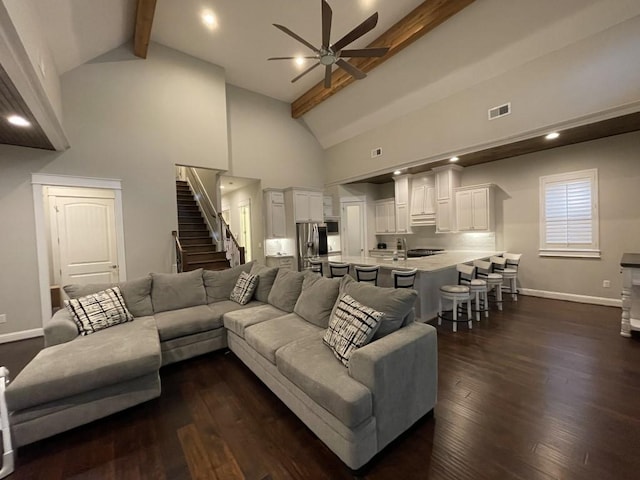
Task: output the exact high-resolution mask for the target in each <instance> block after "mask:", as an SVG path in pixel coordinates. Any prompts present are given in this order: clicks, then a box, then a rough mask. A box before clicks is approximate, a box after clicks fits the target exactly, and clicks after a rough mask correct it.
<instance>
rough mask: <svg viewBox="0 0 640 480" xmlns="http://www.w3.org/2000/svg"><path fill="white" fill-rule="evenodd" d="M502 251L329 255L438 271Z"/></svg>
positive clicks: (363, 262) (336, 259) (338, 259)
mask: <svg viewBox="0 0 640 480" xmlns="http://www.w3.org/2000/svg"><path fill="white" fill-rule="evenodd" d="M499 253H502V252H497V251H484V250H480V251H478V250H447V251H446V252H443V253H439V254H438V255H431V256H429V257H419V258H408V259H406V260H395V261H394V260H392V259H388V258H377V257H366V256H362V257H348V256H342V255H333V256H330V257H329V260H331V261H332V262H344V263H350V264H356V265H378V266H380V267H382V268H397V269H412V268H417V269H418V270H419V271H421V272H438V271H440V270H446V269H448V268H451V267H455V266H456V265H457V264H459V263H466V262H472V261H474V260H480V259H484V258H489V257H491V256H493V255H498V254H499Z"/></svg>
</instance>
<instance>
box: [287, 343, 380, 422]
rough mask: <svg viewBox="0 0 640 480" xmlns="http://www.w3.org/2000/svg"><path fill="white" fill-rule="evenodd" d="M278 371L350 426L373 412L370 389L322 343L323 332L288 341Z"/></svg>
mask: <svg viewBox="0 0 640 480" xmlns="http://www.w3.org/2000/svg"><path fill="white" fill-rule="evenodd" d="M276 366H277V367H278V371H279V372H280V373H281V374H282V375H284V376H285V377H286V378H287V379H289V380H290V381H291V382H293V383H294V384H296V386H297V387H298V388H300V390H302V391H303V392H304V393H306V394H307V395H308V396H309V397H311V398H312V399H313V400H314V401H315V402H317V403H318V405H320V406H321V407H322V408H324V409H325V410H327V411H329V412H331V413H332V414H333V415H334V416H335V417H337V418H338V419H339V420H340V421H341V422H342V423H344V424H345V425H346V426H347V427H350V428H352V427H355V426H357V425H359V424H360V423H362V422H363V421H364V420H366V419H367V418H369V417H371V415H372V414H373V413H372V412H373V407H372V405H373V400H372V396H371V392H370V390H369V389H368V388H367V387H366V386H364V385H363V384H362V383H360V382H358V381H356V380H354V379H353V378H352V377H351V376H350V375H349V370H348V369H347V368H345V367H344V366H343V365H342V364H341V363H340V361H339V360H338V359H337V358H336V357H334V356H333V353H331V350H329V349H328V348H327V347H326V346H325V345H324V344H323V343H322V332H319V333H316V334H315V335H311V336H308V337H305V338H302V339H299V340H295V341H293V342H290V343H288V344H287V345H285V346H283V347H282V348H280V349H278V351H277V352H276Z"/></svg>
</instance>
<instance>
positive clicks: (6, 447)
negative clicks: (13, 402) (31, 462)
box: [0, 367, 14, 478]
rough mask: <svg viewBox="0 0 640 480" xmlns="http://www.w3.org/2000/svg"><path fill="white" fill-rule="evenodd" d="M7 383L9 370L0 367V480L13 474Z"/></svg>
mask: <svg viewBox="0 0 640 480" xmlns="http://www.w3.org/2000/svg"><path fill="white" fill-rule="evenodd" d="M7 383H9V370H7V369H6V368H5V367H0V427H2V451H3V452H4V453H3V454H2V468H0V478H4V477H6V476H7V475H10V474H11V473H13V468H14V464H13V448H12V447H11V430H10V429H9V412H7V403H6V402H5V397H4V390H5V386H6V384H7Z"/></svg>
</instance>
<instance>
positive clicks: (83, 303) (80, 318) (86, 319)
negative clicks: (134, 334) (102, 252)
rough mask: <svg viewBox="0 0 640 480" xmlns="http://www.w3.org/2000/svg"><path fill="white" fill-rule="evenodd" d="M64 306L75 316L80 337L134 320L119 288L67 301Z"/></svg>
mask: <svg viewBox="0 0 640 480" xmlns="http://www.w3.org/2000/svg"><path fill="white" fill-rule="evenodd" d="M64 305H65V306H66V307H67V309H68V310H69V311H70V312H71V314H72V315H73V319H74V321H75V322H76V325H77V326H78V331H79V332H80V335H89V334H91V333H94V332H97V331H99V330H102V329H105V328H109V327H112V326H114V325H118V324H120V323H125V322H130V321H132V320H133V315H131V313H129V310H127V307H126V306H125V304H124V299H123V298H122V294H121V293H120V288H118V287H113V288H107V289H106V290H103V291H101V292H98V293H94V294H92V295H87V296H85V297H80V298H74V299H71V300H65V301H64Z"/></svg>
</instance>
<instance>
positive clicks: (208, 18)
mask: <svg viewBox="0 0 640 480" xmlns="http://www.w3.org/2000/svg"><path fill="white" fill-rule="evenodd" d="M200 18H201V19H202V23H204V24H205V25H206V26H207V28H209V29H211V30H213V29H214V28H216V27H217V26H218V20H217V19H216V16H215V15H214V14H213V12H212V11H210V10H205V11H204V12H202V14H201V15H200Z"/></svg>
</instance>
